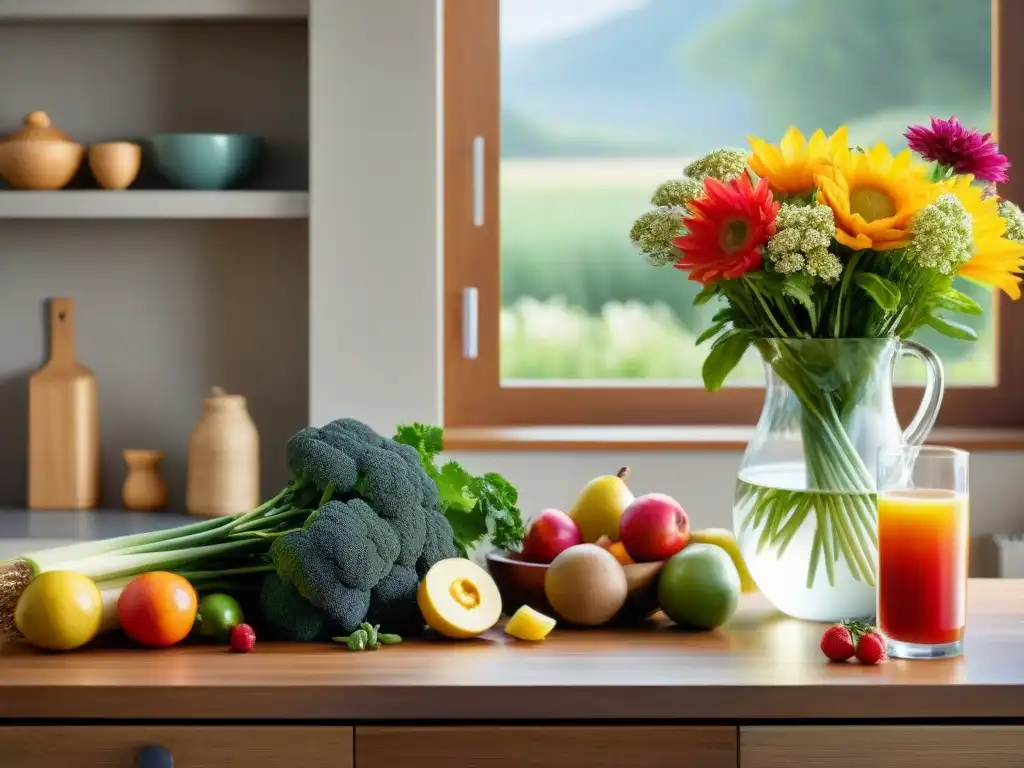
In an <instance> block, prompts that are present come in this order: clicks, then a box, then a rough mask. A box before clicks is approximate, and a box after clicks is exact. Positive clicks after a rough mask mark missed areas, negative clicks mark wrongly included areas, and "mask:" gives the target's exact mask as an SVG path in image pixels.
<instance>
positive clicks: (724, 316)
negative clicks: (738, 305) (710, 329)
mask: <svg viewBox="0 0 1024 768" xmlns="http://www.w3.org/2000/svg"><path fill="white" fill-rule="evenodd" d="M731 320H732V307H722V308H721V309H720V310H718V311H717V312H715V314H713V315H712V316H711V322H712V323H726V322H729V321H731Z"/></svg>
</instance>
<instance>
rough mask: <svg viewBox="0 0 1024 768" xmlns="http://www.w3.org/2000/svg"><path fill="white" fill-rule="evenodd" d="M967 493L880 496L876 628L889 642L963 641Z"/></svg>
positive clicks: (920, 492) (897, 492)
mask: <svg viewBox="0 0 1024 768" xmlns="http://www.w3.org/2000/svg"><path fill="white" fill-rule="evenodd" d="M968 520H969V513H968V497H967V495H966V494H963V493H957V492H955V491H942V490H921V489H913V490H895V491H886V492H884V493H880V494H879V495H878V564H879V574H878V627H879V629H881V630H882V633H883V634H884V635H885V636H886V637H887V638H889V639H890V640H896V641H899V642H903V643H915V644H919V645H941V644H944V643H953V642H957V641H959V640H961V639H962V638H963V633H964V623H965V614H966V602H967V594H966V593H967V560H968V546H969V540H968Z"/></svg>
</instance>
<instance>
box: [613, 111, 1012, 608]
mask: <svg viewBox="0 0 1024 768" xmlns="http://www.w3.org/2000/svg"><path fill="white" fill-rule="evenodd" d="M906 137H907V139H908V142H909V149H907V150H905V151H904V152H902V153H900V154H898V155H895V156H894V155H893V154H891V153H890V152H889V150H888V149H887V148H886V146H885V145H884V144H881V143H879V144H877V145H875V146H874V147H871V148H860V147H851V146H849V142H848V139H847V131H846V129H845V128H840V129H839V130H837V131H836V132H835V133H834V134H832V135H831V136H826V135H825V133H824V132H822V131H817V132H816V133H814V134H813V135H812V136H811V137H810V139H807V138H805V136H804V135H803V134H802V133H801V132H800V131H799V130H797V129H796V128H790V129H789V130H788V131H787V132H786V134H785V136H784V137H783V139H782V141H781V142H780V144H778V145H772V144H770V143H768V142H765V141H763V140H761V139H757V138H751V139H750V146H751V151H749V152H747V151H741V150H734V149H719V150H715V151H714V152H711V153H710V154H708V155H707V156H705V157H703V158H701V159H699V160H697V161H695V162H693V163H691V164H690V165H689V166H687V167H686V169H685V171H684V176H683V177H682V178H680V179H676V180H672V181H668V182H666V183H664V184H662V185H661V186H660V187H659V188H658V189H657V191H656V192H655V193H654V196H653V199H652V204H653V205H654V206H656V207H655V208H654V209H653V210H651V211H649V212H648V213H645V214H644V215H642V216H641V217H640V218H639V219H638V220H637V221H636V222H635V224H634V225H633V228H632V231H631V239H632V240H633V242H634V243H636V244H637V245H638V246H639V247H640V249H641V250H642V252H643V253H644V255H645V256H646V258H647V260H648V261H649V262H650V263H651V264H653V265H655V266H666V265H672V266H674V267H675V268H676V269H679V270H681V271H683V272H686V273H688V274H689V277H690V279H691V280H695V281H698V282H700V283H701V284H702V285H703V286H704V287H703V290H702V291H701V292H700V293H699V294H698V296H697V298H696V302H697V303H699V304H702V303H706V302H708V301H710V300H712V299H715V298H718V299H719V300H720V301H722V306H721V308H720V309H719V310H718V311H717V312H716V313H715V314H714V316H713V318H712V325H711V326H710V327H709V328H707V330H705V331H704V333H702V334H701V336H700V337H699V339H698V342H697V343H698V344H701V343H705V342H709V341H710V342H711V348H710V352H709V354H708V355H707V358H706V361H705V363H704V367H703V379H704V383H705V386H706V387H707V389H708V390H716V389H718V388H719V387H721V386H722V384H723V383H724V381H725V379H726V377H727V376H728V374H729V373H730V371H732V369H733V368H734V367H735V366H736V365H737V363H739V361H740V359H741V358H742V357H743V356H744V355H745V353H746V352H747V350H748V349H749V348H750V347H752V346H753V347H754V348H755V349H756V350H757V351H758V352H759V353H760V354H761V356H762V358H763V360H764V362H765V364H766V368H767V372H768V377H769V386H768V392H767V394H766V398H767V400H766V408H765V411H764V412H763V414H762V419H761V423H760V424H759V426H758V432H763V433H764V434H762V435H761V437H757V433H755V440H752V441H751V445H750V446H749V447H748V450H747V458H748V459H749V457H750V454H751V452H752V451H755V450H761V451H762V452H764V453H768V454H770V453H772V451H773V450H774V449H773V448H772V447H771V446H766V444H765V441H766V440H769V441H770V438H766V437H765V435H772V434H774V435H776V436H779V435H782V434H783V433H785V434H786V435H788V438H789V439H792V440H794V441H795V442H797V443H798V444H799V447H800V451H799V454H800V455H799V457H797V458H798V459H799V461H798V468H799V475H800V476H799V477H793V471H792V467H790V469H788V470H786V471H785V472H783V474H785V475H787V476H786V477H785V478H783V479H782V480H778V481H776V482H761V481H755V480H750V479H749V478H746V479H745V478H744V476H743V473H742V472H741V477H740V482H739V484H738V490H737V494H738V498H737V506H736V512H735V518H736V519H735V522H736V527H737V534H738V535H739V536H740V539H741V546H743V547H744V554H745V555H747V556H748V562H749V560H750V559H754V560H755V561H756V560H757V559H758V558H760V557H762V556H764V555H765V554H766V553H774V556H775V558H776V559H780V560H781V559H782V558H783V556H784V555H785V553H786V552H787V549H788V548H790V547H792V548H793V549H800V550H801V551H802V553H803V554H802V555H801V557H802V558H805V559H806V562H800V563H799V564H798V566H799V571H800V573H802V574H804V578H803V579H802V581H803V582H804V583H803V584H800V585H798V586H799V587H800V588H801V589H804V590H811V589H814V588H815V587H816V586H818V581H819V580H820V579H822V578H824V579H825V580H826V581H827V585H828V586H830V587H835V586H836V585H837V584H839V582H840V581H841V580H842V579H843V578H845V579H847V580H848V581H849V580H852V581H853V582H857V583H859V584H860V585H863V587H865V588H870V589H868V590H866V591H862V593H861V594H862V597H863V599H862V601H861V602H862V603H864V605H867V597H866V595H869V594H870V595H872V596H873V588H874V585H875V579H876V572H877V525H876V510H875V499H874V495H873V494H874V477H873V473H874V457H875V455H876V454H877V451H878V448H879V447H880V446H883V445H885V444H887V443H891V442H897V443H898V442H900V441H902V440H903V439H904V435H903V434H902V433H901V432H900V431H898V430H897V431H896V432H895V433H893V430H892V428H890V425H891V426H895V427H897V428H898V424H897V423H896V422H895V412H894V410H893V407H892V404H891V399H892V398H891V379H890V378H889V377H890V376H891V371H892V366H893V362H894V359H895V355H894V353H893V351H892V350H893V349H894V348H899V349H902V350H903V351H906V350H907V349H910V350H911V352H913V351H914V349H915V348H912V347H907V346H906V345H907V344H912V342H901V341H900V340H906V339H909V338H910V337H911V336H912V335H914V334H915V333H916V332H917V331H918V330H920V329H922V328H924V327H930V328H932V329H934V330H935V331H938V332H939V333H941V334H944V335H946V336H949V337H952V338H955V339H964V340H974V339H976V338H977V337H976V334H975V332H974V331H973V330H972V329H971V328H969V327H967V326H966V325H963V324H961V323H959V322H957V321H956V320H955V319H954V317H955V316H956V315H957V314H981V313H983V308H982V306H980V305H979V304H978V302H976V301H975V300H974V299H972V298H971V297H969V296H968V295H966V294H965V293H963V292H961V291H959V290H957V289H956V288H955V287H954V278H956V277H957V276H961V277H964V278H968V279H970V280H973V281H976V282H980V283H984V284H988V285H992V286H996V287H998V288H1000V289H1002V290H1003V291H1005V292H1006V293H1007V294H1009V295H1010V296H1011V297H1012V298H1014V299H1017V298H1019V297H1020V295H1021V290H1020V286H1019V284H1020V282H1021V277H1020V273H1021V268H1022V265H1024V244H1022V243H1024V215H1022V213H1021V211H1020V209H1019V208H1017V206H1015V205H1014V204H1013V203H1010V202H1008V201H1004V200H1000V198H999V197H998V196H997V195H996V194H995V191H994V188H993V185H994V184H995V183H999V182H1005V181H1006V180H1007V169H1008V167H1009V163H1008V161H1007V159H1006V158H1005V157H1004V156H1003V155H1001V154H1000V153H999V151H998V148H997V146H996V145H995V143H994V142H993V141H992V138H991V135H990V134H981V133H979V132H977V131H973V130H968V129H967V128H965V127H964V126H963V125H961V124H960V122H959V121H958V120H956V119H955V118H953V119H950V120H940V119H934V118H933V119H932V121H931V125H930V126H915V127H911V128H909V129H908V131H907V133H906ZM839 340H845V341H839ZM919 347H920V345H917V348H919ZM928 355H931V353H930V352H929V353H928ZM929 359H930V360H931V362H932V364H933V370H934V371H937V373H938V378H939V383H938V390H939V398H941V365H940V364H939V363H938V361H937V359H936V358H934V356H933V355H931V357H930V358H929ZM773 380H774V381H775V382H776V384H777V387H774V388H773ZM881 388H884V389H885V390H886V391H885V392H882V391H880V390H881ZM776 390H778V391H779V392H780V393H781V394H778V396H777V397H776V395H775V394H773V392H775V391H776ZM933 394H934V393H933ZM773 398H774V399H776V400H778V401H779V403H778V404H776V406H772V400H773ZM933 400H934V402H933V403H932V406H933V407H932V409H931V410H932V411H933V413H932V414H931V415H930V417H929V418H927V419H924V422H926V423H920V422H921V421H922V419H918V422H919V423H917V424H916V429H915V430H914V431H915V434H914V436H913V438H912V439H913V440H916V441H920V440H923V439H924V437H925V436H926V434H927V430H928V428H930V426H931V422H933V421H934V411H936V410H937V407H938V400H936V399H935V398H934V397H933ZM783 404H784V405H783ZM770 406H771V407H770ZM865 410H870V411H871V413H870V414H868V416H865V415H864V411H865ZM880 425H881V426H880ZM779 439H781V438H779ZM758 442H759V445H758V446H755V443H758ZM777 453H778V452H777ZM782 453H785V452H784V451H783V452H782ZM783 458H785V457H783ZM766 461H767V460H766ZM747 464H749V462H746V461H745V466H746V465H747ZM798 543H799V546H798ZM752 570H753V571H754V576H755V578H756V579H757V580H758V582H759V585H760V586H761V588H762V590H763V591H766V594H768V593H770V592H771V591H772V590H771V589H766V584H770V582H771V581H772V579H773V578H774V576H773V571H772V568H770V567H769V566H767V565H764V564H762V565H761V566H760V568H759V567H758V563H757V562H754V563H752ZM759 570H760V573H759ZM775 570H776V571H777V570H778V569H777V568H776V569H775ZM843 571H845V573H844V572H843ZM791 581H792V580H791ZM776 587H777V589H776V590H775V591H776V592H777V593H778V596H777V597H773V595H772V594H768V596H769V598H770V599H773V600H774V601H775V602H776V605H778V607H780V608H781V609H782V610H784V611H786V612H788V613H791V614H792V615H803V616H805V617H807V618H829V617H830V616H826V614H830V613H831V612H836V611H840V610H843V609H842V608H838V607H832V608H825V607H822V606H825V603H826V602H828V601H832V603H829V604H830V605H833V604H834V598H835V594H834V591H833V592H832V593H829V592H828V591H827V588H826V591H825V592H823V593H822V595H823V596H822V597H821V599H819V601H818V603H819V605H818V608H813V607H812V608H808V607H807V606H800V605H795V604H794V605H791V606H789V607H787V605H785V604H784V603H786V600H787V599H788V598H787V597H785V596H784V593H786V592H787V591H789V592H792V591H793V589H794V588H795V587H794V586H793V584H792V583H787V584H779V585H776ZM869 612H870V611H869ZM843 615H846V616H850V615H853V614H852V613H850V612H845V611H844V613H840V614H839V617H840V618H841V617H842V616H843Z"/></svg>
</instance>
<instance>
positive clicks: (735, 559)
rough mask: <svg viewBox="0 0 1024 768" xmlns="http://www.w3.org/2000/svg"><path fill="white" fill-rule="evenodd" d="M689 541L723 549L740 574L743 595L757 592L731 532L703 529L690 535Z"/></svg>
mask: <svg viewBox="0 0 1024 768" xmlns="http://www.w3.org/2000/svg"><path fill="white" fill-rule="evenodd" d="M690 541H692V542H695V543H697V544H714V545H715V546H716V547H721V548H722V549H724V550H725V551H726V552H727V553H728V554H729V557H731V558H732V564H733V565H735V566H736V570H737V571H738V572H739V574H740V584H741V585H742V591H743V594H747V593H748V592H754V591H756V590H757V584H755V583H754V577H753V576H751V575H750V569H749V568H747V562H746V561H745V560H744V559H743V554H742V553H741V552H740V545H739V544H738V543H737V542H736V537H735V536H733V535H732V531H729V530H726V529H725V528H705V529H704V530H702V531H694V532H693V533H691V534H690Z"/></svg>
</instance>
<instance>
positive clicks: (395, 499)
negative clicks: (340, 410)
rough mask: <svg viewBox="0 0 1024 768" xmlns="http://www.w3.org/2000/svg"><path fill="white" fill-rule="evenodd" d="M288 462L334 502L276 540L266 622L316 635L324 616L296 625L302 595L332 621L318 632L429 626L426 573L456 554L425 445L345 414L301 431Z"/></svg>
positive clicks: (292, 634)
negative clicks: (402, 440) (421, 590)
mask: <svg viewBox="0 0 1024 768" xmlns="http://www.w3.org/2000/svg"><path fill="white" fill-rule="evenodd" d="M288 460H289V464H290V466H291V469H292V472H293V473H294V475H295V477H296V478H297V479H302V480H303V481H305V482H309V483H312V484H314V485H315V486H316V487H317V488H319V489H320V490H321V491H326V492H330V493H331V494H332V495H333V496H334V500H332V501H328V502H327V503H325V504H324V505H323V506H322V507H320V509H319V510H318V511H317V512H316V513H314V514H313V515H312V516H311V517H310V519H309V521H308V522H307V523H306V525H305V527H304V528H303V529H302V530H295V531H291V532H288V533H285V534H284V535H283V536H281V537H280V538H278V539H276V540H275V541H274V543H273V544H272V545H271V547H270V556H271V559H272V561H273V563H274V567H275V573H274V574H271V575H270V576H269V577H268V578H267V579H266V582H265V583H264V587H263V593H262V596H261V597H262V604H263V611H264V615H265V618H266V619H267V621H268V622H269V623H270V624H271V625H272V626H273V627H274V628H275V629H276V630H277V631H278V633H279V634H282V635H284V636H285V637H287V638H290V639H296V640H299V639H311V638H310V637H309V634H310V633H311V632H312V631H313V627H314V626H315V625H316V621H313V620H306V621H305V622H300V623H301V624H302V626H303V627H304V629H303V631H301V632H300V631H299V630H298V629H293V628H292V626H291V625H290V622H291V621H292V619H291V618H290V617H291V616H292V615H293V614H295V613H296V612H297V611H298V610H299V609H297V608H295V607H294V606H292V605H291V603H292V602H294V599H295V597H296V596H298V597H300V598H301V599H302V600H303V601H304V602H306V603H307V604H308V606H309V608H310V609H312V610H313V613H311V614H309V615H310V616H317V615H319V616H321V617H322V619H323V620H322V623H321V625H320V626H319V627H317V630H316V637H318V638H323V637H325V636H327V635H330V634H332V633H333V634H339V633H340V634H346V635H347V634H350V633H352V632H354V631H355V630H356V629H357V628H358V627H359V625H360V624H361V623H362V622H364V621H367V620H372V622H371V623H378V624H381V625H383V626H386V627H387V628H388V629H389V630H390V629H394V630H396V631H411V630H412V629H415V625H416V624H417V623H419V624H422V617H420V615H419V610H418V608H417V606H416V587H417V584H418V581H419V578H420V576H422V575H423V574H424V573H426V571H427V570H428V569H429V568H430V566H432V565H433V564H434V563H436V562H437V561H438V560H442V559H444V558H447V557H456V556H457V551H456V548H455V545H454V542H453V535H452V529H451V526H450V525H449V523H448V520H447V519H446V518H445V516H444V515H443V514H442V513H441V511H440V502H439V498H438V494H437V486H436V485H435V484H434V482H433V481H432V480H431V479H430V477H428V476H427V474H426V473H425V472H424V470H423V468H422V466H421V464H420V461H419V456H418V454H417V453H416V450H415V449H414V448H412V447H410V446H407V445H401V444H399V443H396V442H394V441H393V440H390V439H388V438H385V437H381V436H380V435H378V434H377V433H376V432H374V431H373V430H372V429H371V428H370V427H368V426H367V425H365V424H363V423H361V422H359V421H356V420H354V419H340V420H338V421H334V422H331V423H330V424H328V425H327V426H325V427H322V428H319V429H317V428H313V427H311V428H308V429H304V430H302V431H301V432H299V433H298V434H297V435H296V436H295V437H294V438H292V440H291V442H290V443H289V446H288ZM275 579H276V581H275ZM278 582H280V583H278ZM286 588H287V589H286ZM288 589H290V590H292V591H293V592H294V594H292V593H290V592H288ZM303 615H304V616H305V614H303ZM299 634H301V635H303V636H302V637H299V636H298V635H299Z"/></svg>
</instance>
